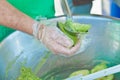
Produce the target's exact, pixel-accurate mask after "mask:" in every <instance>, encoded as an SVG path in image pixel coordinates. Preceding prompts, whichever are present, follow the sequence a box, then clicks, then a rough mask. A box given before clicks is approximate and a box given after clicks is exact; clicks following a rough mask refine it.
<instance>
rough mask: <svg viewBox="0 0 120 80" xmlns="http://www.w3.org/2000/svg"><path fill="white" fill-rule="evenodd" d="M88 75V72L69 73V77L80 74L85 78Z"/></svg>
mask: <svg viewBox="0 0 120 80" xmlns="http://www.w3.org/2000/svg"><path fill="white" fill-rule="evenodd" d="M89 73H90V72H89V70H78V71H75V72H73V73H71V74H70V76H69V77H73V76H76V75H79V74H82V76H85V75H88V74H89Z"/></svg>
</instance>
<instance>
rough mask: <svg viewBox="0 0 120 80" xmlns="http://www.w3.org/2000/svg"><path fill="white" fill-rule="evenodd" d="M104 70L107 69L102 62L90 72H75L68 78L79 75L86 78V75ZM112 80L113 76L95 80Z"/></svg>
mask: <svg viewBox="0 0 120 80" xmlns="http://www.w3.org/2000/svg"><path fill="white" fill-rule="evenodd" d="M106 68H107V65H106V63H104V62H102V63H100V64H98V65H96V66H95V67H94V68H93V69H91V70H90V71H89V70H86V69H85V70H78V71H75V72H73V73H71V74H70V76H69V77H73V76H76V75H79V74H82V75H83V76H86V75H88V74H91V73H95V72H97V71H100V70H103V69H106ZM113 79H114V75H108V76H105V77H102V78H98V79H96V80H113Z"/></svg>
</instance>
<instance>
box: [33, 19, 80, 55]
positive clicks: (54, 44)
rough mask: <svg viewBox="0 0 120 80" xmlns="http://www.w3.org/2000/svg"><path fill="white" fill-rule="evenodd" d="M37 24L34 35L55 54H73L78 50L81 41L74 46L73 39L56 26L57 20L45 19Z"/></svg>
mask: <svg viewBox="0 0 120 80" xmlns="http://www.w3.org/2000/svg"><path fill="white" fill-rule="evenodd" d="M35 25H36V26H33V35H34V36H35V37H36V38H38V39H39V40H40V41H41V42H42V43H43V44H44V45H45V46H46V47H47V48H48V49H50V50H51V51H52V52H53V53H54V54H60V55H65V56H66V55H67V56H71V55H73V54H75V53H76V52H77V51H78V49H79V47H80V42H78V44H77V45H75V46H73V41H72V40H71V39H70V38H68V37H67V36H66V35H64V34H63V33H62V32H61V31H60V30H59V29H58V28H57V27H56V23H55V22H51V21H48V20H44V21H40V23H38V22H36V24H35Z"/></svg>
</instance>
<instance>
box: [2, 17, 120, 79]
mask: <svg viewBox="0 0 120 80" xmlns="http://www.w3.org/2000/svg"><path fill="white" fill-rule="evenodd" d="M51 20H54V21H65V20H66V17H64V16H63V17H58V18H54V19H51ZM73 21H75V22H79V23H87V24H91V25H92V28H91V29H90V31H89V33H88V35H87V36H86V39H88V40H90V42H89V44H87V45H88V46H87V47H85V50H84V51H82V52H81V53H79V54H76V55H74V56H71V57H64V56H60V55H54V54H52V53H51V52H50V51H49V50H48V49H47V48H46V47H45V46H44V45H43V44H42V43H40V42H39V41H38V40H36V39H35V38H34V37H32V36H31V35H28V34H26V33H23V32H20V31H16V32H14V33H13V34H11V35H10V36H8V37H7V38H6V39H5V40H4V41H3V42H2V43H1V45H0V80H11V79H12V80H16V78H17V77H18V75H19V73H20V67H21V66H23V65H24V66H26V67H30V68H31V69H32V70H33V72H34V73H35V74H36V75H38V76H40V77H42V78H44V80H50V78H51V76H54V77H55V78H56V80H62V79H63V78H67V77H68V75H69V74H70V73H71V72H73V71H75V70H78V69H79V70H80V69H92V68H93V66H95V65H96V64H98V63H100V62H102V61H105V62H107V66H108V67H111V66H114V65H117V64H120V20H119V19H113V18H108V17H102V16H92V15H91V16H79V15H78V16H73ZM83 46H84V44H83ZM119 79H120V74H115V79H114V80H119Z"/></svg>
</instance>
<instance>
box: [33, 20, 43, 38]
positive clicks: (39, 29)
mask: <svg viewBox="0 0 120 80" xmlns="http://www.w3.org/2000/svg"><path fill="white" fill-rule="evenodd" d="M44 28H45V26H44V24H41V23H40V22H38V21H34V23H33V25H32V30H33V32H32V34H33V36H34V37H36V38H37V39H39V40H41V39H42V37H43V33H44Z"/></svg>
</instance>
